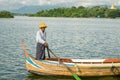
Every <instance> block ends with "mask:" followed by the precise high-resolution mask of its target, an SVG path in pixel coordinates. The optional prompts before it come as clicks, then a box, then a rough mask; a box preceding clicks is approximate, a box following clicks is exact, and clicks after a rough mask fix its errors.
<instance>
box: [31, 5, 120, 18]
mask: <svg viewBox="0 0 120 80" xmlns="http://www.w3.org/2000/svg"><path fill="white" fill-rule="evenodd" d="M29 16H36V17H86V18H88V17H99V18H116V17H120V9H109V8H107V7H100V6H94V7H91V8H86V7H83V6H79V7H74V6H73V7H71V8H65V7H62V8H54V9H50V10H42V11H38V12H37V13H35V14H29Z"/></svg>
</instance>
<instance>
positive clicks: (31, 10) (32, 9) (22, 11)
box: [10, 5, 69, 14]
mask: <svg viewBox="0 0 120 80" xmlns="http://www.w3.org/2000/svg"><path fill="white" fill-rule="evenodd" d="M59 7H61V5H47V6H24V7H21V8H19V9H16V10H11V11H10V12H12V13H19V14H27V13H32V14H33V13H36V12H38V11H41V10H49V9H53V8H59ZM62 7H69V6H62Z"/></svg>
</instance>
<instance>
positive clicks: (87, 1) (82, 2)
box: [0, 0, 120, 10]
mask: <svg viewBox="0 0 120 80" xmlns="http://www.w3.org/2000/svg"><path fill="white" fill-rule="evenodd" d="M112 3H114V4H115V5H120V0H0V10H1V9H8V10H9V9H16V8H20V7H22V6H26V5H61V6H62V5H69V6H90V5H111V4H112Z"/></svg>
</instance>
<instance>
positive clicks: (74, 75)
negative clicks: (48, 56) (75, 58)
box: [47, 47, 81, 80]
mask: <svg viewBox="0 0 120 80" xmlns="http://www.w3.org/2000/svg"><path fill="white" fill-rule="evenodd" d="M47 48H48V50H49V51H50V52H51V53H52V54H53V55H54V56H55V57H56V58H59V57H58V56H57V55H56V54H54V53H53V52H52V50H51V49H49V47H47ZM58 60H59V62H60V59H58ZM60 63H61V64H62V65H64V66H65V67H66V68H67V69H68V70H69V71H70V73H71V74H72V76H73V77H74V78H75V79H76V80H81V79H80V77H78V75H77V74H76V73H74V72H73V71H72V70H71V69H70V68H69V67H67V66H66V65H65V64H64V63H63V62H60Z"/></svg>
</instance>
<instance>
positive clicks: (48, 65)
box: [22, 44, 120, 76]
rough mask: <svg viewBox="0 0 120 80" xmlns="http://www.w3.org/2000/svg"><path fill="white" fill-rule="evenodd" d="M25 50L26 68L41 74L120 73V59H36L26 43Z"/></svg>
mask: <svg viewBox="0 0 120 80" xmlns="http://www.w3.org/2000/svg"><path fill="white" fill-rule="evenodd" d="M22 46H23V50H24V54H25V57H26V68H27V70H28V71H29V72H31V73H35V74H39V75H64V76H72V74H71V72H70V71H72V72H74V73H76V74H77V75H78V76H115V75H120V59H64V58H62V59H60V61H59V60H58V59H57V58H46V59H45V60H36V59H35V58H34V57H32V56H30V55H29V54H28V53H27V51H26V49H25V47H24V44H23V45H22Z"/></svg>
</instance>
